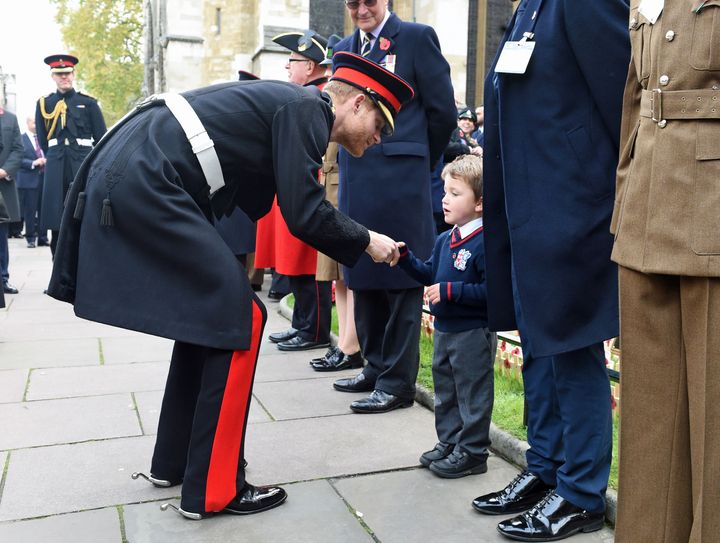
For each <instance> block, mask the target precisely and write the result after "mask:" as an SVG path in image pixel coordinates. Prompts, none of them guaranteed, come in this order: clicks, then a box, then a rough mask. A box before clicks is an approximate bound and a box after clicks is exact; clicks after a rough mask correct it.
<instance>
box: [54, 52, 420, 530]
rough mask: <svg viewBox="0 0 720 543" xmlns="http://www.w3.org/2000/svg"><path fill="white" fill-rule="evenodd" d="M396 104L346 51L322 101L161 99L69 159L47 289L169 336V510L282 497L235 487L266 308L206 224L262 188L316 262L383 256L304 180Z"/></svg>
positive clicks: (381, 76)
mask: <svg viewBox="0 0 720 543" xmlns="http://www.w3.org/2000/svg"><path fill="white" fill-rule="evenodd" d="M411 97H412V89H411V87H410V86H408V85H407V84H406V83H405V82H404V81H403V80H402V79H400V78H399V77H397V76H395V75H394V74H392V73H390V72H388V71H387V70H385V69H383V68H381V67H379V66H377V65H375V64H374V63H372V62H370V61H367V60H365V59H363V58H362V57H359V56H357V55H353V54H350V53H345V54H343V55H342V56H340V57H338V58H337V62H336V70H335V74H334V77H333V80H332V81H331V82H330V83H328V85H327V86H326V88H325V92H324V93H321V91H320V90H319V89H316V88H311V87H300V86H298V85H295V84H292V83H283V82H279V81H246V82H232V83H224V84H220V85H214V86H211V87H205V88H201V89H197V90H194V91H190V92H186V93H184V94H183V95H182V96H181V95H177V94H175V95H161V96H160V97H159V99H155V100H152V101H150V102H148V103H146V104H144V105H142V106H140V107H139V108H138V109H136V111H135V112H133V113H131V114H130V115H128V116H126V118H124V119H123V120H122V121H121V122H119V123H118V124H117V125H116V126H115V127H113V129H112V130H111V131H110V132H109V133H108V135H107V136H106V137H104V138H103V139H102V140H101V141H100V143H99V144H98V146H97V147H96V148H95V149H93V152H92V154H91V155H90V156H89V157H88V159H87V160H86V161H85V162H84V163H83V167H82V168H81V170H80V172H79V173H78V176H77V177H76V179H75V181H74V182H73V186H72V188H71V192H70V196H69V200H68V205H67V209H66V212H65V214H64V215H63V222H62V229H61V235H60V240H59V245H58V250H57V252H56V255H55V265H54V269H53V275H52V279H51V282H50V286H49V289H48V293H49V294H50V295H51V296H53V297H55V298H57V299H59V300H63V301H67V302H70V303H72V304H73V305H74V307H75V313H76V314H77V315H78V316H80V317H83V318H86V319H89V320H93V321H96V322H102V323H106V324H110V325H113V326H119V327H122V328H127V329H131V330H138V331H141V332H145V333H149V334H155V335H158V336H162V337H167V338H171V339H174V340H175V341H176V343H175V348H174V350H173V355H172V359H171V361H170V371H169V375H168V381H167V385H166V388H165V395H164V398H163V405H162V410H161V413H160V422H159V428H158V436H157V442H156V445H155V451H154V454H153V460H152V465H151V473H150V477H149V479H150V481H151V482H152V483H154V484H156V485H158V486H171V485H174V484H179V483H181V482H182V484H183V488H182V497H181V503H180V508H179V511H180V513H181V514H183V515H184V516H186V517H188V518H192V519H200V518H203V517H205V516H208V515H210V514H213V513H218V512H224V513H235V514H248V513H256V512H259V511H264V510H266V509H270V508H272V507H275V506H277V505H279V504H281V503H282V502H283V501H284V500H285V497H286V494H285V491H284V490H283V489H281V488H277V487H266V488H260V487H254V486H253V485H250V484H249V483H247V481H245V472H244V469H243V466H242V461H241V459H242V458H243V452H244V451H243V449H244V435H245V427H246V424H247V414H248V409H249V402H250V397H251V394H252V383H253V378H254V374H255V365H256V362H257V356H258V348H259V343H260V338H261V334H262V329H263V326H264V324H265V320H266V312H265V308H264V307H263V306H262V304H261V303H260V301H259V299H258V298H257V297H256V296H255V295H254V294H253V292H252V290H251V289H250V286H249V284H248V280H247V276H246V274H245V271H244V270H243V269H242V267H241V266H240V265H239V263H238V262H237V260H236V259H235V257H234V255H233V254H232V251H230V250H229V249H228V248H227V246H226V244H225V243H224V242H223V241H222V239H221V238H220V236H219V235H218V234H217V232H216V230H215V228H214V227H213V225H212V220H213V215H214V216H215V217H217V216H220V215H222V214H228V213H230V212H232V210H233V209H234V208H235V207H240V208H241V209H242V210H243V211H244V212H245V213H246V214H247V215H248V216H249V217H250V218H251V219H253V220H257V219H258V218H259V217H261V216H262V215H263V214H265V213H267V211H268V210H269V209H270V206H271V204H272V202H273V198H274V197H275V195H276V194H277V199H278V204H279V206H280V210H281V212H282V214H283V216H284V218H285V220H286V222H287V224H288V227H289V228H290V230H291V232H292V233H293V234H294V235H295V236H297V237H298V238H300V239H302V240H303V241H305V242H307V243H309V244H311V245H312V246H314V247H316V248H317V249H318V250H320V251H322V252H323V253H325V254H328V255H330V256H332V257H333V258H335V259H337V260H338V261H340V262H342V263H343V264H344V265H346V266H352V265H354V264H355V262H357V260H358V259H359V258H360V256H361V255H362V254H363V253H364V252H367V253H368V254H369V255H370V256H371V257H372V258H373V260H375V261H377V262H389V263H395V262H396V261H397V259H398V257H399V252H398V249H397V245H396V244H395V242H394V241H393V240H392V239H390V238H388V237H387V236H383V235H381V234H377V233H375V232H372V231H369V230H368V229H367V228H365V227H363V226H361V225H359V224H358V223H356V222H354V221H353V220H351V219H350V218H348V217H346V216H345V215H343V214H341V213H340V212H338V211H337V210H335V209H334V208H333V207H332V205H330V204H329V203H328V202H327V201H326V200H325V199H324V190H323V188H322V187H321V186H320V185H319V184H318V183H317V182H316V180H315V176H316V173H317V171H318V169H319V167H320V164H321V163H322V156H323V153H324V152H325V150H326V149H327V146H328V143H329V142H330V141H335V142H337V143H339V144H341V145H343V146H344V147H345V148H346V149H347V150H348V152H350V153H352V154H353V155H354V156H361V155H362V154H363V153H364V152H365V150H366V149H367V148H368V147H370V146H371V145H374V144H377V143H379V142H380V137H381V132H382V133H391V132H392V129H393V126H394V117H395V115H396V114H397V112H398V111H399V110H400V107H401V105H402V104H403V103H405V102H407V101H408V100H409V99H410V98H411ZM163 104H164V105H163ZM199 123H202V126H201V127H200V129H201V130H200V132H201V134H200V135H199V136H195V137H192V138H191V140H190V141H188V138H187V137H186V133H189V134H190V135H192V134H194V133H197V132H196V131H195V130H192V129H191V128H195V129H197V128H198V124H199ZM193 124H194V125H195V126H194V127H193V126H192V125H193ZM183 125H184V126H183ZM187 125H190V126H187ZM202 128H204V130H205V131H206V133H202ZM186 129H187V130H186ZM191 142H192V143H191ZM213 144H214V147H213ZM208 150H209V151H208ZM268 165H270V167H268Z"/></svg>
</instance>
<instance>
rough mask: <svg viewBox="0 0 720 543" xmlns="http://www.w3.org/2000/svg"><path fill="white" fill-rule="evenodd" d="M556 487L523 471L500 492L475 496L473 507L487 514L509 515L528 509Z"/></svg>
mask: <svg viewBox="0 0 720 543" xmlns="http://www.w3.org/2000/svg"><path fill="white" fill-rule="evenodd" d="M553 489H554V487H552V486H550V485H548V484H545V482H544V481H543V480H542V479H540V477H538V476H537V475H535V474H533V473H530V472H529V471H523V472H522V473H520V474H519V475H518V476H517V477H515V478H514V479H513V480H512V481H510V483H509V484H508V485H507V486H506V487H505V488H503V489H502V490H500V491H498V492H491V493H490V494H484V495H482V496H479V497H477V498H475V499H474V500H473V502H472V506H473V508H475V510H476V511H478V512H479V513H485V514H486V515H509V514H513V513H522V512H523V511H527V510H528V509H530V508H531V507H532V506H534V505H535V504H536V503H538V502H539V501H540V500H542V499H543V498H544V497H545V495H546V494H547V493H548V491H550V490H553Z"/></svg>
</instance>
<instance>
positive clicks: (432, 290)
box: [425, 283, 440, 304]
mask: <svg viewBox="0 0 720 543" xmlns="http://www.w3.org/2000/svg"><path fill="white" fill-rule="evenodd" d="M425 294H426V295H427V297H428V301H429V302H430V303H431V304H436V303H438V302H439V301H440V283H435V284H434V285H430V286H429V287H428V288H427V289H426V290H425Z"/></svg>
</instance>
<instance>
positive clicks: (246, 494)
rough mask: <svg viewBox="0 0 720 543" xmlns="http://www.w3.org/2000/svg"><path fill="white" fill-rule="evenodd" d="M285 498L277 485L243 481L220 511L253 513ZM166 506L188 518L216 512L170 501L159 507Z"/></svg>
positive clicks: (192, 518) (196, 518) (206, 516)
mask: <svg viewBox="0 0 720 543" xmlns="http://www.w3.org/2000/svg"><path fill="white" fill-rule="evenodd" d="M286 499H287V493H286V492H285V491H284V490H283V489H282V488H280V487H279V486H253V485H251V484H249V483H245V486H244V487H243V489H242V491H240V492H239V493H238V494H237V496H235V497H234V498H233V500H232V501H231V502H230V503H229V504H227V505H226V506H225V508H224V509H223V510H222V511H220V513H229V514H231V515H252V514H253V513H261V512H262V511H267V510H268V509H272V508H273V507H277V506H278V505H280V504H281V503H283V502H284V501H285V500H286ZM168 508H172V509H175V510H176V511H177V512H178V513H180V514H181V515H182V516H183V517H185V518H188V519H190V520H202V519H204V518H208V517H211V516H213V515H215V514H217V513H195V512H192V511H186V510H184V509H183V508H182V507H176V506H175V505H173V504H171V503H164V504H162V505H161V506H160V509H162V510H163V511H167V509H168Z"/></svg>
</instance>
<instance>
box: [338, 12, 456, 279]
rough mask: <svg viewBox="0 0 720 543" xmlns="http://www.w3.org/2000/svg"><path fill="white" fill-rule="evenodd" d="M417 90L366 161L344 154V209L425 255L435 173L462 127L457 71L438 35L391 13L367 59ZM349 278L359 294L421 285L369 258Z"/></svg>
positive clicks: (350, 42) (344, 47)
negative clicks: (432, 172)
mask: <svg viewBox="0 0 720 543" xmlns="http://www.w3.org/2000/svg"><path fill="white" fill-rule="evenodd" d="M359 41H360V31H359V30H357V29H356V30H355V32H354V33H353V34H352V35H350V36H348V37H347V38H345V39H343V40H342V41H341V42H339V43H338V44H337V46H336V47H335V51H350V52H353V53H357V52H359ZM389 55H394V72H395V73H396V74H397V75H399V76H400V77H402V78H403V79H405V81H407V82H408V83H409V84H410V85H411V86H412V87H413V89H414V91H415V98H414V99H413V100H412V101H411V102H410V103H408V104H406V105H405V106H403V108H402V110H401V111H400V114H399V115H398V117H397V119H396V120H395V133H394V134H393V136H391V137H383V141H382V143H381V144H380V145H375V146H373V147H370V148H369V149H368V150H367V151H366V152H365V155H364V156H363V157H362V158H359V159H358V158H353V157H352V156H350V155H349V154H348V153H347V152H345V151H344V150H343V149H341V150H340V153H339V156H338V163H339V165H340V192H339V197H338V206H339V208H340V210H341V211H342V212H343V213H346V214H348V215H349V216H350V217H352V218H353V219H355V220H356V221H358V222H359V223H360V224H363V225H365V226H367V227H368V228H369V229H371V230H375V231H376V232H381V233H383V234H386V235H388V236H390V237H391V238H393V239H395V240H398V241H404V242H406V243H407V244H408V247H411V248H412V250H413V252H414V253H415V254H416V255H418V256H419V257H420V258H427V257H428V256H429V255H430V252H431V251H432V247H433V243H434V242H435V223H434V222H433V217H432V204H431V198H430V170H431V165H434V164H435V163H436V162H437V159H438V158H439V157H440V155H441V154H442V152H443V150H444V149H445V146H446V145H447V142H448V140H449V139H450V133H451V132H452V130H453V129H454V128H455V126H456V122H455V117H456V116H457V111H456V109H455V101H454V98H453V89H452V84H451V81H450V67H449V65H448V63H447V61H446V60H445V59H444V58H443V56H442V53H441V51H440V42H439V41H438V37H437V34H435V31H434V30H433V29H432V28H431V27H429V26H426V25H421V24H415V23H407V22H404V21H401V20H400V19H399V18H398V17H397V15H395V14H391V15H390V18H389V19H388V21H387V22H386V23H385V26H384V27H383V29H382V32H381V33H380V36H379V37H378V39H377V40H375V44H374V45H373V48H372V50H371V51H370V54H369V55H368V56H367V58H368V59H370V60H372V61H374V62H377V63H378V64H381V65H384V66H385V67H387V68H392V62H390V63H388V59H392V58H393V57H392V56H390V57H389ZM344 272H345V280H346V281H347V284H348V286H349V287H350V288H352V289H398V288H412V287H417V286H419V283H417V282H415V281H414V280H413V279H410V278H409V277H408V276H407V275H406V274H405V273H403V272H402V270H400V269H399V268H390V267H388V266H378V265H377V264H374V263H373V261H372V259H370V258H369V257H368V256H367V255H363V256H362V257H361V258H360V261H359V262H358V264H357V265H356V266H355V267H354V268H353V269H346V270H344Z"/></svg>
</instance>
